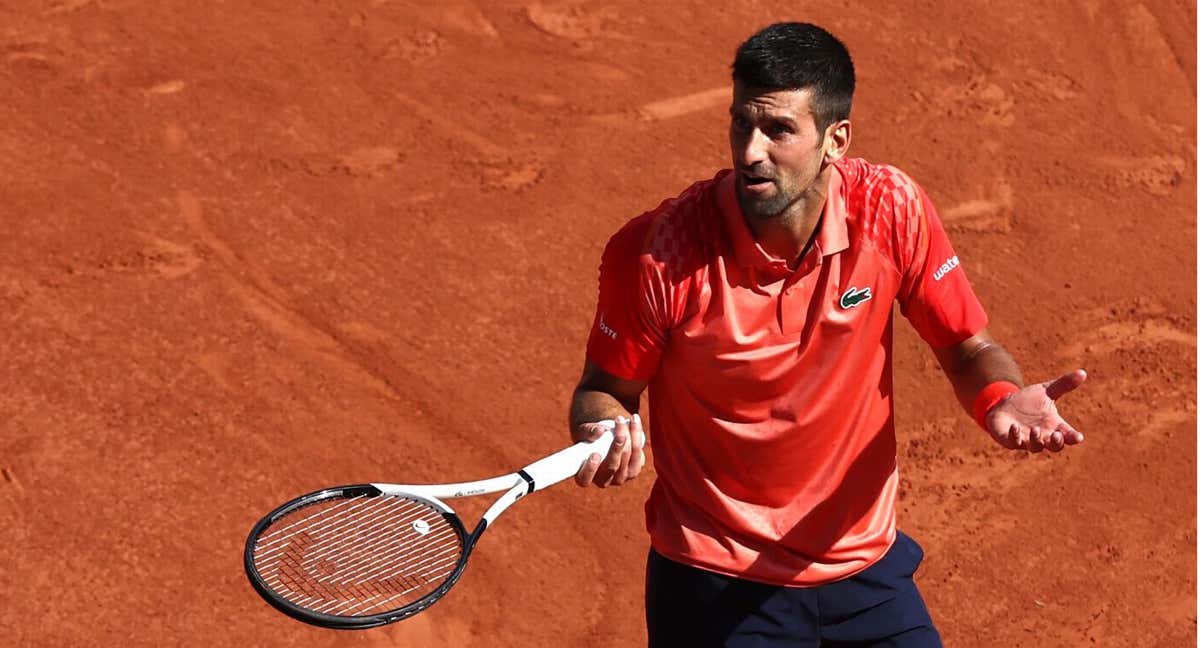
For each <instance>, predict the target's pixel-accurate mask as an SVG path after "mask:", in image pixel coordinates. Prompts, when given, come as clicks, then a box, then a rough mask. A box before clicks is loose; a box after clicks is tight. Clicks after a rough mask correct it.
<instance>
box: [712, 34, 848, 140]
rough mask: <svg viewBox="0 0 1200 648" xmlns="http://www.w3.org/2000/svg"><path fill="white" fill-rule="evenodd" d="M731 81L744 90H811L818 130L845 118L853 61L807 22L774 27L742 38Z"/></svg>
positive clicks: (834, 40)
mask: <svg viewBox="0 0 1200 648" xmlns="http://www.w3.org/2000/svg"><path fill="white" fill-rule="evenodd" d="M733 80H734V81H740V82H741V83H742V84H743V85H744V86H746V87H747V88H753V89H755V90H761V91H764V92H774V91H776V90H805V89H811V90H812V91H813V94H812V109H813V117H814V118H815V121H816V124H817V130H819V131H822V132H823V131H824V130H825V128H826V127H827V126H829V125H830V124H832V123H833V122H835V121H838V120H841V119H849V118H850V102H851V100H852V99H853V98H854V62H853V61H851V60H850V52H849V50H847V49H846V46H845V45H843V44H842V42H841V41H840V40H838V39H837V38H835V37H834V35H833V34H830V33H829V32H827V31H825V30H824V29H821V28H820V27H818V26H816V25H812V24H809V23H795V22H789V23H775V24H774V25H770V26H768V27H765V28H763V29H762V30H760V31H759V32H758V33H756V34H754V35H753V36H751V37H750V38H748V39H746V42H744V43H742V45H741V47H738V50H737V55H736V56H735V57H734V59H733Z"/></svg>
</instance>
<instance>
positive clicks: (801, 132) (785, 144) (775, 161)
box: [729, 83, 825, 219]
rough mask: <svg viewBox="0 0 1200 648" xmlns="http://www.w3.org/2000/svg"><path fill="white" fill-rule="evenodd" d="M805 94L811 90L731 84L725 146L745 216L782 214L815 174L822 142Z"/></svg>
mask: <svg viewBox="0 0 1200 648" xmlns="http://www.w3.org/2000/svg"><path fill="white" fill-rule="evenodd" d="M811 95H812V91H811V90H775V91H756V90H755V89H753V88H746V87H744V86H743V85H742V84H741V83H735V84H734V88H733V104H732V105H731V106H730V107H729V115H730V120H729V148H730V151H731V152H732V154H733V169H734V172H735V173H737V195H738V202H739V203H741V206H742V212H744V213H745V214H746V216H747V217H748V218H754V219H767V218H773V217H776V216H779V215H780V214H782V213H784V212H785V210H787V209H788V207H790V206H791V205H792V204H793V203H795V202H796V200H797V199H798V198H800V197H802V196H803V195H805V193H806V192H808V191H810V190H811V189H812V188H813V186H814V184H815V182H816V180H817V177H818V176H819V175H820V174H821V171H822V166H823V165H822V162H823V160H824V154H825V151H824V146H823V144H824V139H825V138H824V136H823V133H822V132H820V131H818V130H817V125H816V120H815V119H814V116H813V113H812V109H811V106H810V99H811Z"/></svg>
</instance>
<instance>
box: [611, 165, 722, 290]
mask: <svg viewBox="0 0 1200 648" xmlns="http://www.w3.org/2000/svg"><path fill="white" fill-rule="evenodd" d="M726 173H727V172H724V171H722V172H721V173H718V174H717V175H716V176H715V177H713V178H710V179H708V180H701V181H699V182H696V183H694V184H692V185H691V186H690V187H688V188H687V189H685V190H684V191H683V192H682V193H680V194H679V195H677V196H674V197H672V198H668V199H666V200H664V201H662V203H660V204H659V205H658V206H657V207H655V208H654V209H651V210H650V211H647V212H645V213H643V214H641V215H639V216H637V217H635V218H633V219H632V220H630V221H629V222H627V223H625V225H624V226H622V227H621V229H619V230H618V231H617V232H616V233H615V234H613V236H612V237H611V238H610V239H609V240H608V245H607V246H606V247H605V252H604V256H605V259H606V260H607V259H614V260H615V258H617V257H620V258H625V259H628V260H629V261H631V262H632V261H634V260H635V259H636V260H638V261H640V262H641V263H643V264H653V265H658V266H662V267H671V268H679V267H682V266H685V265H690V264H689V261H693V260H695V259H696V258H697V257H701V256H704V255H705V254H706V253H707V251H708V250H709V249H710V248H711V246H712V237H713V235H714V227H715V225H717V224H718V221H717V218H718V215H719V211H718V210H719V207H718V203H717V195H716V190H717V183H718V181H719V180H720V179H721V178H722V177H724V175H725V174H726Z"/></svg>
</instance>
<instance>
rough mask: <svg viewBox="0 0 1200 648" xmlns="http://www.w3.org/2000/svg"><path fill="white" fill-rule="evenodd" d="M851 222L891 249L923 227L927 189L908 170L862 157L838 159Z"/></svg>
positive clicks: (875, 241)
mask: <svg viewBox="0 0 1200 648" xmlns="http://www.w3.org/2000/svg"><path fill="white" fill-rule="evenodd" d="M838 170H839V171H840V172H841V173H842V179H843V180H842V182H843V191H844V195H845V200H846V212H847V218H848V219H849V221H850V222H849V225H850V227H851V228H852V229H856V230H858V231H859V232H860V233H861V234H862V235H863V236H865V237H866V238H867V240H868V241H869V242H870V243H872V244H873V245H875V247H877V248H880V249H882V250H891V249H892V248H894V246H895V245H896V244H898V243H901V241H898V240H897V239H906V238H909V237H911V236H912V235H914V234H915V233H916V232H918V231H919V230H920V228H921V226H922V225H921V222H922V220H923V219H924V212H925V205H926V200H925V198H924V191H923V190H922V189H921V186H920V185H919V184H917V182H916V181H915V180H913V179H912V177H911V176H909V175H908V174H907V173H905V172H904V171H901V170H900V169H898V168H896V167H894V166H892V165H890V164H872V163H870V162H867V161H866V160H863V159H860V158H853V159H847V160H843V161H841V162H839V163H838Z"/></svg>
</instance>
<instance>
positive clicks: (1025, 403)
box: [985, 369, 1087, 452]
mask: <svg viewBox="0 0 1200 648" xmlns="http://www.w3.org/2000/svg"><path fill="white" fill-rule="evenodd" d="M1085 380H1087V372H1085V371H1084V370H1082V369H1076V370H1075V371H1072V372H1071V373H1068V374H1065V375H1063V376H1060V377H1059V378H1057V379H1055V380H1051V381H1049V382H1044V383H1038V384H1035V385H1029V386H1027V387H1025V388H1023V389H1021V390H1020V391H1018V392H1016V393H1014V394H1012V395H1011V396H1009V397H1008V398H1006V399H1004V400H1003V401H1001V403H1000V404H999V405H997V406H995V407H993V408H992V410H991V411H990V412H988V415H987V418H986V419H985V423H986V425H987V431H988V434H990V435H992V438H993V439H995V440H996V442H997V443H999V444H1000V445H1002V446H1004V447H1005V448H1009V449H1012V450H1028V451H1029V452H1041V451H1042V450H1049V451H1051V452H1059V451H1061V450H1062V449H1063V448H1066V447H1067V446H1069V445H1076V444H1078V443H1083V434H1082V433H1080V432H1079V431H1078V430H1076V429H1075V428H1073V427H1071V424H1070V423H1067V422H1066V421H1065V420H1064V419H1063V417H1062V416H1060V415H1059V413H1058V407H1057V406H1056V405H1055V401H1057V400H1058V399H1059V398H1060V397H1062V396H1063V395H1064V394H1066V393H1067V392H1070V391H1073V390H1074V389H1075V388H1076V387H1079V386H1080V385H1082V384H1083V381H1085Z"/></svg>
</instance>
